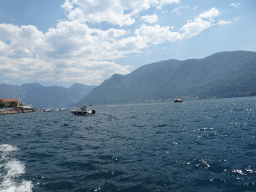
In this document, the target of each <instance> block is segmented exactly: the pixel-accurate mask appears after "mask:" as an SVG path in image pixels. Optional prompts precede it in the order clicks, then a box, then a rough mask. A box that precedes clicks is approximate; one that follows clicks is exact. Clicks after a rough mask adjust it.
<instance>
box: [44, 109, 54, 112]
mask: <svg viewBox="0 0 256 192" xmlns="http://www.w3.org/2000/svg"><path fill="white" fill-rule="evenodd" d="M52 111H53V110H52V109H43V112H52Z"/></svg>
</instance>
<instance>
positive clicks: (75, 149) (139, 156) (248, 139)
mask: <svg viewBox="0 0 256 192" xmlns="http://www.w3.org/2000/svg"><path fill="white" fill-rule="evenodd" d="M93 108H94V109H96V114H95V115H91V116H75V115H73V114H72V113H70V112H69V110H64V111H56V112H54V111H53V112H50V113H43V112H40V111H38V112H36V113H27V114H15V115H5V116H3V115H2V116H0V122H1V123H0V154H1V156H0V158H1V159H0V191H2V192H25V191H26V192H32V191H33V192H36V191H40V192H47V191H63V192H65V191H75V192H81V191H94V192H95V191H98V192H103V191H118V192H119V191H123V192H142V191H143V192H144V191H145V192H148V191H232V192H233V191H239V192H240V191H256V183H255V182H256V139H255V137H256V97H244V98H228V99H209V100H186V101H184V102H182V103H173V102H160V103H146V104H145V103H144V104H129V105H108V106H95V107H93Z"/></svg>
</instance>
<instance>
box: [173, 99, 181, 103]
mask: <svg viewBox="0 0 256 192" xmlns="http://www.w3.org/2000/svg"><path fill="white" fill-rule="evenodd" d="M177 102H182V99H180V98H176V99H175V100H174V103H177Z"/></svg>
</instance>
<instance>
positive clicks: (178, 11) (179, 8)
mask: <svg viewBox="0 0 256 192" xmlns="http://www.w3.org/2000/svg"><path fill="white" fill-rule="evenodd" d="M181 9H183V7H177V8H175V9H173V10H172V13H174V12H176V13H177V14H180V10H181Z"/></svg>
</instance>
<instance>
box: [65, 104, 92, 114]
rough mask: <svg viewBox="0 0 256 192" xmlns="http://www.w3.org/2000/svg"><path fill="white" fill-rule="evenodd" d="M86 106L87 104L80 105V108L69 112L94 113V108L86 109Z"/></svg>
mask: <svg viewBox="0 0 256 192" xmlns="http://www.w3.org/2000/svg"><path fill="white" fill-rule="evenodd" d="M86 107H88V105H81V106H80V109H76V110H71V111H70V112H71V113H73V114H75V115H90V114H95V113H96V111H95V110H93V109H90V110H87V109H86Z"/></svg>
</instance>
